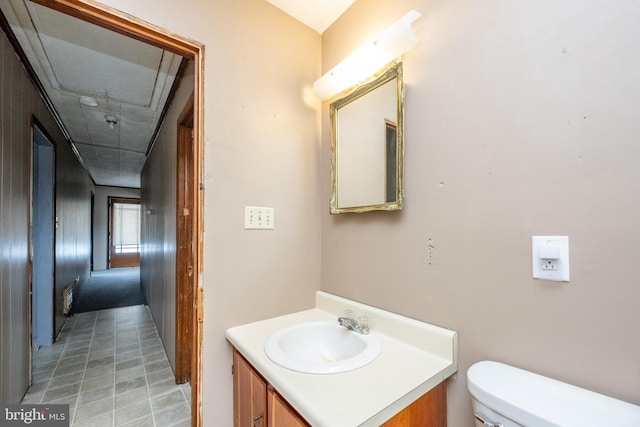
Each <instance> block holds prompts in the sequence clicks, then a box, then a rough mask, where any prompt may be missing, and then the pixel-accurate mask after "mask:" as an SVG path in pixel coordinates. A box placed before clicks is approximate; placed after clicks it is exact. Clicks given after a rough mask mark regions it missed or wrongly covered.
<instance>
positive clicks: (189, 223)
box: [175, 95, 197, 384]
mask: <svg viewBox="0 0 640 427" xmlns="http://www.w3.org/2000/svg"><path fill="white" fill-rule="evenodd" d="M177 130H178V132H177V145H178V146H177V148H176V157H177V167H176V170H177V173H176V199H177V200H176V343H175V345H176V347H175V354H176V359H175V377H176V383H178V384H182V383H184V382H186V381H188V380H189V379H190V378H191V372H192V371H193V369H194V367H193V366H192V359H193V358H192V354H191V353H192V350H193V345H194V342H193V330H194V328H193V318H194V316H193V314H194V307H193V301H194V298H193V290H194V288H195V287H196V286H197V283H195V284H194V283H193V278H194V274H193V270H194V252H195V242H196V241H197V239H196V234H194V233H195V230H194V227H193V216H192V212H191V209H192V207H193V200H194V198H195V193H194V188H193V175H192V174H189V172H190V171H192V170H193V165H194V151H193V95H191V97H190V98H189V100H188V101H187V103H186V105H185V107H184V109H183V111H182V113H181V114H180V116H179V117H178V121H177Z"/></svg>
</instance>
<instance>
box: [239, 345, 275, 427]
mask: <svg viewBox="0 0 640 427" xmlns="http://www.w3.org/2000/svg"><path fill="white" fill-rule="evenodd" d="M233 367H234V370H233V376H234V378H233V425H234V427H254V426H255V427H267V418H266V415H267V383H266V382H265V381H264V380H263V379H262V377H260V375H258V374H257V373H256V372H255V371H254V370H253V368H252V367H251V365H249V363H248V362H247V361H246V360H244V358H243V357H242V356H241V355H240V353H238V352H237V351H235V350H234V352H233Z"/></svg>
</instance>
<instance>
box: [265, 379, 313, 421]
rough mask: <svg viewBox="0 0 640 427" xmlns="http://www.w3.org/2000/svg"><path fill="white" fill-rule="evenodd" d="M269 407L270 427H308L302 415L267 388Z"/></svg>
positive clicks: (271, 389)
mask: <svg viewBox="0 0 640 427" xmlns="http://www.w3.org/2000/svg"><path fill="white" fill-rule="evenodd" d="M267 404H268V405H269V427H307V426H308V425H309V424H307V423H306V422H305V421H304V420H303V419H302V417H301V416H300V415H298V413H297V412H296V411H295V410H294V409H293V408H292V407H291V406H289V404H288V403H287V402H286V401H285V400H284V399H283V398H282V397H281V396H280V395H279V394H278V393H276V392H275V390H273V388H271V387H270V386H269V387H267Z"/></svg>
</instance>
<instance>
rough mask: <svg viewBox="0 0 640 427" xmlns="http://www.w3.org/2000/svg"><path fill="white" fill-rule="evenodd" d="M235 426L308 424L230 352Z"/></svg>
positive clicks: (305, 425)
mask: <svg viewBox="0 0 640 427" xmlns="http://www.w3.org/2000/svg"><path fill="white" fill-rule="evenodd" d="M233 425H234V427H307V426H309V424H307V423H306V422H305V421H304V419H303V418H302V417H300V415H298V413H297V412H296V411H295V410H294V409H293V408H292V407H291V406H289V404H288V403H287V402H286V401H285V400H284V399H283V398H282V396H280V395H279V394H278V393H277V392H276V391H275V390H274V389H273V388H272V387H271V386H270V385H269V384H267V382H266V381H265V380H264V379H263V378H262V377H261V376H260V374H258V373H257V372H256V371H255V370H254V369H253V367H252V366H251V365H250V364H249V362H247V361H246V360H245V358H244V357H242V356H241V355H240V353H238V351H237V350H235V349H234V351H233Z"/></svg>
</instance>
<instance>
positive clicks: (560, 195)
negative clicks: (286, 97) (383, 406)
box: [321, 0, 640, 427]
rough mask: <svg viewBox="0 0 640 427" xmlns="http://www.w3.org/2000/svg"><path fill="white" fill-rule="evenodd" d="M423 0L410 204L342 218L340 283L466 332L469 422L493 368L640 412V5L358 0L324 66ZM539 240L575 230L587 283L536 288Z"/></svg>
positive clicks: (410, 123)
mask: <svg viewBox="0 0 640 427" xmlns="http://www.w3.org/2000/svg"><path fill="white" fill-rule="evenodd" d="M412 8H413V9H416V10H418V11H420V12H421V13H422V14H423V17H422V18H421V19H420V20H419V21H417V22H416V24H415V28H416V29H417V31H418V33H419V34H420V37H421V39H422V43H421V44H420V45H419V46H418V47H416V48H415V49H414V50H412V51H411V52H410V53H409V54H408V55H406V56H405V61H404V65H405V68H404V71H405V78H406V110H405V111H406V116H405V118H406V127H405V137H406V139H405V143H406V168H405V179H406V187H405V190H406V191H405V197H406V198H405V202H406V203H405V208H404V210H403V211H401V212H396V213H367V214H362V215H342V216H335V217H331V216H329V215H326V214H324V215H323V217H322V224H323V228H322V231H323V234H322V289H323V290H325V291H328V292H332V293H336V294H339V295H343V296H345V297H349V298H354V299H357V300H360V301H363V302H365V303H369V304H372V305H375V306H379V307H382V308H384V309H388V310H391V311H395V312H398V313H402V314H404V315H407V316H410V317H414V318H417V319H420V320H424V321H427V322H431V323H434V324H437V325H441V326H444V327H447V328H451V329H454V330H457V331H458V332H459V340H460V342H459V349H460V350H459V361H460V366H459V373H458V375H457V376H456V377H455V378H453V380H452V381H451V382H450V386H449V397H448V399H449V400H448V401H449V425H451V426H460V427H462V426H469V425H471V423H472V419H471V409H470V398H469V397H468V393H467V389H466V370H467V369H468V368H469V366H470V365H471V364H473V363H474V362H476V361H479V360H483V359H493V360H498V361H503V362H506V363H510V364H513V365H516V366H519V367H522V368H525V369H528V370H532V371H535V372H539V373H542V374H544V375H548V376H552V377H555V378H558V379H560V380H564V381H568V382H570V383H573V384H576V385H579V386H583V387H586V388H589V389H592V390H595V391H598V392H601V393H605V394H608V395H611V396H614V397H617V398H620V399H624V400H627V401H630V402H633V403H635V404H640V393H639V389H638V384H639V383H640V339H638V332H637V328H638V325H639V324H640V310H639V308H638V307H639V306H638V304H639V302H640V287H638V286H637V282H638V279H637V270H636V269H635V267H636V265H637V258H638V255H639V254H640V247H639V242H640V238H639V236H640V221H638V218H640V198H639V197H638V195H639V194H640V174H639V173H638V169H637V168H638V165H639V164H640V146H639V145H638V139H639V138H640V120H638V100H639V99H640V79H639V78H638V69H639V67H640V59H639V57H638V55H637V53H638V52H639V51H640V26H638V25H637V22H638V20H639V19H640V11H639V10H638V8H637V5H636V3H635V2H631V1H625V2H616V4H615V7H612V4H611V3H610V2H606V1H595V2H550V1H542V2H526V3H523V2H508V1H495V0H490V1H483V2H462V1H449V2H444V1H418V0H415V1H401V2H390V1H383V0H367V1H358V2H355V4H354V6H353V7H352V8H351V9H350V10H349V11H348V12H347V13H346V14H345V15H344V16H343V18H342V19H341V20H340V21H339V22H338V23H337V24H336V25H335V26H334V27H332V28H331V29H330V30H329V31H327V32H326V33H325V35H324V36H323V69H324V71H326V70H328V69H329V68H330V67H331V66H333V65H335V63H337V62H338V61H340V60H341V59H342V58H343V57H344V56H346V55H347V54H348V53H350V52H351V51H352V50H354V49H355V48H356V47H357V46H358V45H359V44H360V43H361V42H363V41H364V40H366V39H367V38H368V37H370V36H371V35H372V34H373V33H375V32H377V31H378V30H380V29H382V28H384V27H385V26H386V25H388V24H390V23H391V22H393V21H394V20H395V19H397V18H399V17H400V16H402V15H404V13H406V12H407V11H408V10H410V9H412ZM323 107H324V108H323V115H322V117H323V125H322V130H323V132H322V146H323V152H322V155H321V158H322V159H323V164H322V168H321V170H322V173H323V178H322V180H323V181H325V182H328V179H329V173H328V171H329V164H328V161H327V160H326V159H328V153H329V151H328V150H329V124H328V112H327V111H328V110H327V108H328V103H325V104H324V105H323ZM322 189H323V193H322V197H321V200H322V201H324V200H328V198H329V195H328V186H323V187H322ZM325 212H326V210H323V213H325ZM532 235H568V236H569V238H570V257H571V282H570V283H564V284H561V283H551V282H542V281H537V280H534V279H532V278H531V236H532Z"/></svg>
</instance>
